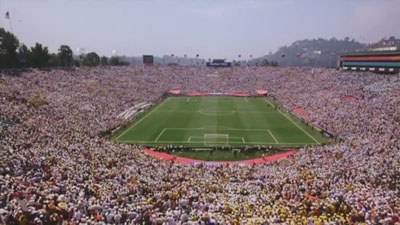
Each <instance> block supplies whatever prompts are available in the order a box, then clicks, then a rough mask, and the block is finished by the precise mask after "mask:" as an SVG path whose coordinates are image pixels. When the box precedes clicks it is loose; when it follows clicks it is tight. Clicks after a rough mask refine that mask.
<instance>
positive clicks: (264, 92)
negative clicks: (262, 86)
mask: <svg viewBox="0 0 400 225" xmlns="http://www.w3.org/2000/svg"><path fill="white" fill-rule="evenodd" d="M256 92H257V94H259V95H267V94H268V91H267V90H256Z"/></svg>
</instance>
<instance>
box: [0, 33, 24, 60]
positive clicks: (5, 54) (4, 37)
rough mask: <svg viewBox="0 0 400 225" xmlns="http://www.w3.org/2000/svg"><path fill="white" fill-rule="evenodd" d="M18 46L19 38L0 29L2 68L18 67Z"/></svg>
mask: <svg viewBox="0 0 400 225" xmlns="http://www.w3.org/2000/svg"><path fill="white" fill-rule="evenodd" d="M18 46H19V41H18V39H17V37H15V36H14V35H13V34H12V33H10V32H7V31H5V30H4V29H3V28H0V68H15V67H17V66H18V64H19V59H18V54H17V49H18Z"/></svg>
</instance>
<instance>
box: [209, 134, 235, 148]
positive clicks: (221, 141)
mask: <svg viewBox="0 0 400 225" xmlns="http://www.w3.org/2000/svg"><path fill="white" fill-rule="evenodd" d="M203 139H204V146H208V147H218V146H228V145H229V135H228V134H204V136H203Z"/></svg>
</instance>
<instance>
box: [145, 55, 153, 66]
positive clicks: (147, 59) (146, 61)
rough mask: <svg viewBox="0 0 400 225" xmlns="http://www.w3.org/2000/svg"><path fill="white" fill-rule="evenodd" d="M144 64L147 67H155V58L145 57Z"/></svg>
mask: <svg viewBox="0 0 400 225" xmlns="http://www.w3.org/2000/svg"><path fill="white" fill-rule="evenodd" d="M143 64H144V65H146V66H152V65H154V57H153V56H152V55H143Z"/></svg>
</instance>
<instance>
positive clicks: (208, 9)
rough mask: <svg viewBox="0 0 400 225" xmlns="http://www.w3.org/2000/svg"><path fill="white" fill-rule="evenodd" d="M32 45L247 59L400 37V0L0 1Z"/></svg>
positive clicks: (52, 48) (18, 32) (3, 22)
mask: <svg viewBox="0 0 400 225" xmlns="http://www.w3.org/2000/svg"><path fill="white" fill-rule="evenodd" d="M6 11H9V12H10V16H11V25H12V29H13V32H14V33H15V34H16V35H17V36H18V38H19V39H20V41H21V42H23V43H25V44H27V45H28V46H32V45H34V43H35V42H40V43H42V44H44V45H45V46H48V47H49V49H50V51H53V52H54V51H56V50H57V48H58V47H59V46H60V45H61V44H68V45H70V46H71V48H72V49H73V50H74V51H76V49H77V48H78V47H80V48H84V49H85V52H89V51H96V52H98V53H99V54H101V55H108V56H109V55H111V54H112V51H113V50H116V51H117V52H118V54H120V55H142V54H154V55H164V54H167V55H169V54H172V53H173V54H175V55H181V56H183V55H184V54H188V55H190V56H194V55H195V54H200V56H201V57H204V58H228V59H234V58H236V57H237V55H238V54H242V55H243V57H244V58H248V56H249V55H250V54H252V55H253V56H254V57H257V56H262V55H265V54H267V53H269V52H270V51H272V52H274V51H276V50H277V49H278V48H279V47H280V46H283V45H289V44H291V43H292V42H293V41H296V40H299V39H306V38H309V39H310V38H319V37H322V38H331V37H333V36H335V37H337V38H344V37H346V36H348V37H351V38H355V39H357V40H360V41H362V42H372V41H377V40H379V39H380V38H382V37H389V36H392V35H394V36H397V37H400V29H399V27H400V0H276V1H272V0H271V1H270V0H241V1H239V0H229V1H228V0H130V1H128V0H0V13H1V14H2V16H1V17H0V26H2V27H5V28H6V29H7V30H9V29H10V27H9V21H7V20H5V17H4V14H5V12H6Z"/></svg>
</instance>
